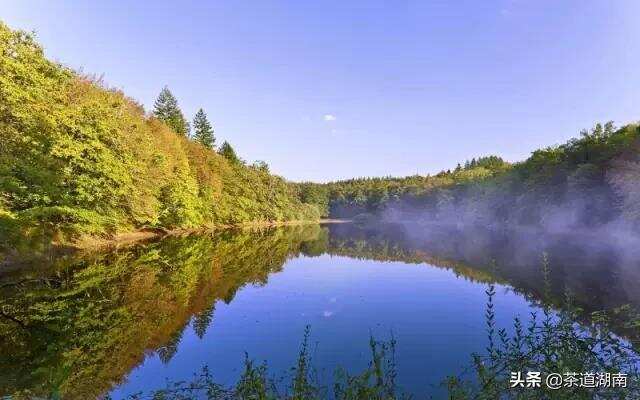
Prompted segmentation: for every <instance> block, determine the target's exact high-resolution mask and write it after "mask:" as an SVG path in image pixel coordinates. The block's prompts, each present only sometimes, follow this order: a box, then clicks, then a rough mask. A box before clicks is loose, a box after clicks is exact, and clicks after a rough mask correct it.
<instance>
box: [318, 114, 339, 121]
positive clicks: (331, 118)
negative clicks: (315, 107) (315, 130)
mask: <svg viewBox="0 0 640 400" xmlns="http://www.w3.org/2000/svg"><path fill="white" fill-rule="evenodd" d="M322 119H324V120H325V121H327V122H331V121H335V120H336V119H337V118H336V116H335V115H333V114H325V115H324V116H323V117H322Z"/></svg>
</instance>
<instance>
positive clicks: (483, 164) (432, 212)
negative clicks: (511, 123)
mask: <svg viewBox="0 0 640 400" xmlns="http://www.w3.org/2000/svg"><path fill="white" fill-rule="evenodd" d="M639 181H640V125H638V124H629V125H626V126H624V127H622V128H619V129H616V128H615V127H614V125H613V123H611V122H608V123H606V124H604V125H602V124H596V126H595V127H594V128H592V129H591V130H583V131H582V132H581V135H580V137H579V138H575V139H572V140H570V141H568V142H567V143H565V144H562V145H559V146H553V147H548V148H545V149H541V150H536V151H534V152H533V153H532V155H531V156H530V157H529V158H528V159H527V160H525V161H523V162H519V163H515V164H509V163H507V162H505V161H503V160H502V159H501V158H499V157H496V156H489V157H481V158H479V159H473V160H471V161H467V162H466V163H465V164H464V165H460V164H458V165H457V167H456V168H455V169H454V170H447V171H442V172H440V173H438V174H436V175H434V176H410V177H406V178H361V179H352V180H346V181H339V182H332V183H328V184H315V183H300V184H298V185H297V187H298V193H299V195H300V198H301V200H302V201H306V202H311V203H314V204H317V205H318V206H319V207H320V209H321V210H322V213H323V214H324V215H331V216H333V217H343V218H344V217H354V216H358V215H359V214H365V215H367V214H369V215H371V214H373V215H375V216H377V217H381V218H383V219H386V220H411V221H416V220H423V221H431V222H436V223H481V224H484V225H486V224H489V225H494V224H509V225H518V226H542V227H545V228H550V229H554V228H558V229H562V228H584V227H594V226H603V225H605V224H607V225H609V226H611V225H614V224H618V225H619V224H625V225H626V226H627V227H629V228H632V229H633V228H637V227H638V224H639V222H640V185H638V182H639Z"/></svg>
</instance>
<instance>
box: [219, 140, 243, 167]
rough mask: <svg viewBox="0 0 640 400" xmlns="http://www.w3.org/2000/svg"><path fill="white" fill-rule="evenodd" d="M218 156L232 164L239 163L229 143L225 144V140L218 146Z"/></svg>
mask: <svg viewBox="0 0 640 400" xmlns="http://www.w3.org/2000/svg"><path fill="white" fill-rule="evenodd" d="M218 154H220V155H221V156H223V157H224V158H226V159H227V160H229V161H230V162H231V163H233V164H238V163H239V162H240V159H239V158H238V155H237V154H236V151H235V150H234V149H233V147H231V145H230V144H229V142H227V141H226V140H225V141H224V142H223V143H222V146H220V150H218Z"/></svg>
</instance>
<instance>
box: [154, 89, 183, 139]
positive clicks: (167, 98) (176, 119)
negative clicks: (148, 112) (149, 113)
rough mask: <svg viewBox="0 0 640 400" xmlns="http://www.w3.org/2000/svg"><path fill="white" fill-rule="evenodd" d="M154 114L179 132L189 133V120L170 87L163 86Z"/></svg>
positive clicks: (181, 133) (155, 104)
mask: <svg viewBox="0 0 640 400" xmlns="http://www.w3.org/2000/svg"><path fill="white" fill-rule="evenodd" d="M153 114H154V115H155V116H156V118H158V119H159V120H161V121H162V122H164V123H165V124H167V126H169V127H170V128H171V129H173V130H174V131H175V132H176V133H177V134H180V135H184V136H187V135H188V134H189V122H187V120H186V119H185V117H184V114H182V110H180V107H179V106H178V100H177V99H176V97H175V96H174V95H173V93H171V91H170V90H169V88H168V87H166V86H165V87H164V88H162V91H160V94H159V95H158V98H157V99H156V102H155V103H154V104H153Z"/></svg>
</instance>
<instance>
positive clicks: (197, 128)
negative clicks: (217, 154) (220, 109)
mask: <svg viewBox="0 0 640 400" xmlns="http://www.w3.org/2000/svg"><path fill="white" fill-rule="evenodd" d="M193 139H194V140H195V141H196V142H198V143H200V144H201V145H203V146H204V147H208V148H210V149H213V148H214V147H215V142H216V138H215V137H214V136H213V127H212V126H211V123H210V122H209V120H208V119H207V114H205V112H204V110H203V109H202V108H201V109H199V110H198V112H197V113H196V116H195V117H194V118H193Z"/></svg>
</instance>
